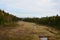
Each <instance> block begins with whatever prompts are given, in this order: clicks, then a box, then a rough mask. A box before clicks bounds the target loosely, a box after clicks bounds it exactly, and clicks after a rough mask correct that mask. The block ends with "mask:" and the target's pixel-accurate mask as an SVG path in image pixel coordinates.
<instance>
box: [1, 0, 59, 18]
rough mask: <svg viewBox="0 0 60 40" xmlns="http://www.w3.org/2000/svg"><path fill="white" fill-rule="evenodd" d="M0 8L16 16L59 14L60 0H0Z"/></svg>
mask: <svg viewBox="0 0 60 40" xmlns="http://www.w3.org/2000/svg"><path fill="white" fill-rule="evenodd" d="M0 9H2V10H5V11H7V12H9V13H10V14H13V15H16V16H18V17H45V16H53V15H57V14H59V15H60V12H59V11H60V0H0Z"/></svg>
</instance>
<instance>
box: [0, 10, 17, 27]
mask: <svg viewBox="0 0 60 40" xmlns="http://www.w3.org/2000/svg"><path fill="white" fill-rule="evenodd" d="M17 20H18V18H17V17H16V16H14V15H12V14H9V13H7V12H5V11H4V10H0V27H1V26H4V27H5V26H8V25H9V26H11V25H12V24H15V23H14V22H16V21H17Z"/></svg>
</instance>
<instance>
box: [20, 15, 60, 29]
mask: <svg viewBox="0 0 60 40" xmlns="http://www.w3.org/2000/svg"><path fill="white" fill-rule="evenodd" d="M20 20H23V21H27V22H34V23H37V24H42V25H48V26H51V27H55V28H57V29H60V16H58V15H56V16H51V17H42V18H20Z"/></svg>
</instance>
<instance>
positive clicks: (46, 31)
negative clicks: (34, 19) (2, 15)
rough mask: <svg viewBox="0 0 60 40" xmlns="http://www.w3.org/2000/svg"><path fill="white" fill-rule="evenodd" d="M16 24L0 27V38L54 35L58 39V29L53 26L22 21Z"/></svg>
mask: <svg viewBox="0 0 60 40" xmlns="http://www.w3.org/2000/svg"><path fill="white" fill-rule="evenodd" d="M17 24H18V26H17V27H10V28H2V29H0V40H39V35H41V36H54V37H53V38H54V40H59V39H60V34H59V31H58V30H56V29H54V28H50V27H47V26H43V25H37V24H35V23H29V22H23V21H19V22H17ZM56 36H57V37H56ZM58 36H59V38H58ZM51 40H52V38H51Z"/></svg>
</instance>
